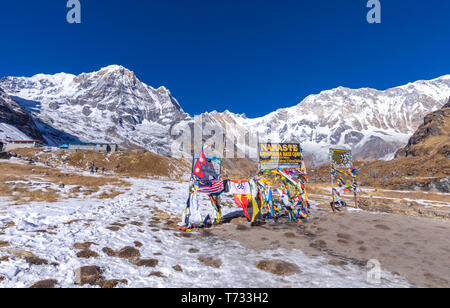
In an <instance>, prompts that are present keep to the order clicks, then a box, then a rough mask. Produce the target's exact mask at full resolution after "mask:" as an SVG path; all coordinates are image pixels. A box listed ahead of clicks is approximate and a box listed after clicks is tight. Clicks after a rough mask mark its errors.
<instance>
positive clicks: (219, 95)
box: [0, 0, 450, 118]
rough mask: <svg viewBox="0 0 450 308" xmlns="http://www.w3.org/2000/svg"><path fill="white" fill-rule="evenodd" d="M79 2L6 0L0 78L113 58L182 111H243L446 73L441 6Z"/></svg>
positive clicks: (361, 0) (446, 28)
mask: <svg viewBox="0 0 450 308" xmlns="http://www.w3.org/2000/svg"><path fill="white" fill-rule="evenodd" d="M80 2H81V3H82V23H81V24H79V25H74V24H68V23H67V22H66V13H67V8H66V1H61V3H55V1H52V0H40V1H31V2H30V1H24V0H20V1H9V2H6V3H4V4H3V7H2V10H1V11H0V26H2V29H5V31H4V35H3V37H2V44H3V46H7V47H6V48H2V50H1V57H0V76H32V75H35V74H38V73H50V74H54V73H58V72H66V73H75V74H79V73H81V72H92V71H96V70H98V69H99V68H100V67H105V66H107V65H110V64H112V63H117V64H119V65H122V66H124V67H126V68H128V69H130V70H131V71H134V72H135V73H136V75H137V77H138V78H139V79H140V80H141V81H143V82H144V83H146V84H148V85H150V86H152V87H155V88H158V87H159V86H164V87H166V88H168V89H170V91H171V93H172V94H173V96H174V97H175V98H177V100H178V101H179V102H180V104H181V105H182V106H183V109H184V110H185V111H186V112H188V113H189V114H200V113H202V112H203V111H205V110H233V112H235V113H239V114H243V113H245V114H246V115H247V116H248V117H250V118H255V117H259V116H264V115H266V114H268V113H270V112H273V110H277V109H280V108H286V106H294V105H297V104H298V103H299V102H301V101H302V100H303V99H304V98H306V97H307V96H309V95H311V94H313V93H320V92H321V91H323V90H327V89H334V88H337V87H339V86H343V87H348V88H352V89H358V88H364V87H369V88H373V89H389V88H392V87H396V86H398V85H405V84H407V83H408V82H413V81H417V80H430V79H434V78H436V77H439V76H443V75H447V74H449V73H450V57H448V51H449V50H450V19H449V18H448V12H449V11H450V3H449V2H443V1H440V0H429V1H427V2H423V1H407V3H405V1H400V0H389V1H386V0H380V2H381V4H382V23H381V24H368V23H367V21H366V14H367V12H368V9H367V7H366V4H367V1H365V0H349V1H345V2H342V1H332V0H320V1H319V0H318V1H314V2H313V3H311V1H294V0H280V1H277V2H276V3H275V2H272V1H250V0H242V1H237V0H230V1H219V0H217V1H213V2H211V1H204V0H193V1H191V2H189V3H186V2H185V1H181V0H180V1H177V0H166V1H160V2H158V3H156V2H154V3H147V2H142V1H139V0H128V1H126V2H124V1H118V0H110V1H106V0H97V1H85V0H80Z"/></svg>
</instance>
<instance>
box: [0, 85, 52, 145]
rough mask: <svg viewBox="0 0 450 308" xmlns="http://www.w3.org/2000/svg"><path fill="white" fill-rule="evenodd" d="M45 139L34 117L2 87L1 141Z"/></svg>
mask: <svg viewBox="0 0 450 308" xmlns="http://www.w3.org/2000/svg"><path fill="white" fill-rule="evenodd" d="M8 139H10V140H14V139H20V140H23V139H38V140H43V139H44V138H43V137H42V135H41V132H40V131H39V129H38V128H37V127H36V125H35V123H34V121H33V119H32V118H31V116H30V115H29V114H27V113H26V112H25V110H23V109H22V108H21V107H20V105H19V104H17V102H15V101H14V100H13V99H12V98H11V97H10V96H9V95H8V94H6V93H5V92H4V91H3V90H2V89H0V141H1V140H3V141H6V140H8Z"/></svg>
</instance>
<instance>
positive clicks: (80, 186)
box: [0, 162, 129, 204]
mask: <svg viewBox="0 0 450 308" xmlns="http://www.w3.org/2000/svg"><path fill="white" fill-rule="evenodd" d="M30 181H34V182H39V183H42V184H44V186H45V184H48V183H52V184H56V185H64V186H75V188H73V189H72V190H71V192H70V193H71V194H80V193H81V194H84V195H90V194H93V193H96V192H98V191H99V190H100V188H101V187H102V186H105V185H113V186H115V187H118V188H123V187H127V186H129V184H128V183H126V182H124V181H122V180H120V179H118V178H115V177H91V176H83V175H78V174H73V173H65V172H61V171H59V170H56V169H54V168H48V167H40V166H34V165H20V164H11V163H8V162H1V163H0V196H4V197H12V198H13V200H14V201H16V204H23V203H26V202H31V201H38V202H41V201H45V202H55V201H58V200H62V199H65V198H66V197H68V196H65V197H64V196H62V195H61V193H60V192H59V191H58V190H57V189H52V188H45V189H44V188H43V187H40V188H39V187H34V184H31V183H30ZM117 194H119V192H115V195H117ZM73 196H75V195H72V197H73ZM108 197H113V195H112V194H111V195H110V196H105V195H103V197H102V198H108Z"/></svg>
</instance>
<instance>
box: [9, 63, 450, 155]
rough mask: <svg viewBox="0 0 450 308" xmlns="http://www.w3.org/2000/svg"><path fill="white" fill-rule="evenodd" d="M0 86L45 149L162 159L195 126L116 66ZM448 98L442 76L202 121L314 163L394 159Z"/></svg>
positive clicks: (162, 94)
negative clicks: (132, 152)
mask: <svg viewBox="0 0 450 308" xmlns="http://www.w3.org/2000/svg"><path fill="white" fill-rule="evenodd" d="M0 87H2V88H4V89H5V92H7V93H8V94H9V95H11V96H12V97H13V98H14V100H16V101H17V102H18V103H20V105H21V106H22V107H23V108H24V109H25V110H26V111H27V112H29V113H30V114H31V115H32V116H33V117H35V119H36V121H37V122H38V123H39V125H38V126H39V128H40V129H41V131H42V132H43V135H44V137H45V139H46V141H47V142H48V143H49V144H58V143H61V142H68V141H71V140H80V141H97V142H116V143H118V144H120V145H121V146H122V147H126V148H145V149H147V150H150V151H153V152H155V153H158V154H164V155H169V154H172V152H171V146H172V144H173V141H174V139H175V137H172V136H171V135H172V133H173V132H172V128H173V127H174V126H175V125H181V127H184V128H183V129H185V130H186V129H191V128H192V124H193V121H194V119H193V118H192V117H191V116H190V115H188V114H186V113H185V112H184V111H183V109H182V108H181V106H180V104H179V103H178V102H177V100H176V99H175V98H173V97H172V95H171V94H170V92H169V91H168V90H167V89H166V88H164V87H161V88H159V89H154V88H152V87H150V86H148V85H146V84H145V83H143V82H141V81H139V80H138V79H137V77H136V76H135V74H134V73H133V72H131V71H129V70H127V69H126V68H124V67H121V66H117V65H112V66H108V67H106V68H103V69H101V70H100V71H98V72H93V73H83V74H81V75H79V76H75V75H70V74H65V73H61V74H56V75H42V74H40V75H36V76H33V77H30V78H25V77H5V78H2V79H0ZM449 97H450V75H447V76H443V77H440V78H437V79H434V80H430V81H417V82H414V83H410V84H408V85H405V86H401V87H397V88H393V89H389V90H386V91H378V90H374V89H368V88H364V89H348V88H343V87H339V88H337V89H333V90H329V91H323V92H322V93H320V94H317V95H311V96H309V97H307V98H306V99H305V100H304V101H302V102H301V103H299V104H298V105H297V106H294V107H291V108H285V109H280V110H277V111H275V112H273V113H271V114H269V115H267V116H264V117H261V118H256V119H249V118H247V117H246V116H245V115H238V114H234V113H232V112H229V111H226V112H224V113H219V112H217V111H214V112H211V113H207V114H203V115H202V117H203V124H204V125H206V124H212V125H220V126H221V127H222V128H223V129H224V131H225V133H226V136H227V138H229V139H237V137H238V136H239V134H242V133H243V132H246V131H247V132H248V131H250V132H253V133H254V132H257V133H258V134H259V139H260V141H269V140H270V141H272V142H276V141H298V142H301V143H302V145H303V148H304V153H305V155H306V157H307V158H308V159H309V160H310V161H313V162H314V163H315V164H320V163H323V162H326V161H327V155H328V148H329V147H330V146H333V147H348V148H351V149H353V151H354V154H355V157H356V158H376V159H379V158H393V156H394V153H395V152H396V151H397V150H398V149H399V148H401V147H402V146H404V145H406V144H407V142H408V139H409V138H410V136H411V135H412V134H413V133H414V131H415V130H416V129H417V127H418V126H419V125H420V123H421V121H422V120H423V117H424V116H425V115H426V114H428V113H430V112H432V111H434V110H436V109H438V108H439V107H440V106H442V105H443V104H444V103H445V102H446V101H447V100H448V98H449Z"/></svg>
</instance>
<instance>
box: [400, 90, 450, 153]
mask: <svg viewBox="0 0 450 308" xmlns="http://www.w3.org/2000/svg"><path fill="white" fill-rule="evenodd" d="M436 155H443V156H445V157H447V158H448V159H450V99H449V101H448V103H447V104H445V105H444V106H443V107H442V108H441V109H439V110H437V111H435V112H433V113H430V114H429V115H427V116H426V117H425V120H424V123H423V124H422V125H421V126H420V127H419V129H418V130H417V131H416V133H415V134H414V135H413V136H412V137H411V139H410V140H409V143H408V145H407V146H406V147H405V148H403V149H400V150H399V151H398V152H397V154H396V157H408V156H413V157H420V156H422V157H423V156H436Z"/></svg>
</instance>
